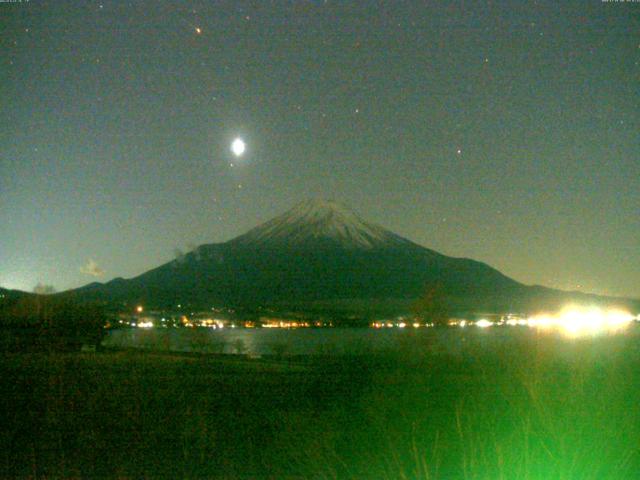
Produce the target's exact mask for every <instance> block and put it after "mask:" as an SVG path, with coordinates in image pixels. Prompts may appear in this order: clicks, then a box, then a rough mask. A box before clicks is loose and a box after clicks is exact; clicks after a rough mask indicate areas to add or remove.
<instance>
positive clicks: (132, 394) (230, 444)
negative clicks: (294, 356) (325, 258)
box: [0, 336, 640, 479]
mask: <svg viewBox="0 0 640 480" xmlns="http://www.w3.org/2000/svg"><path fill="white" fill-rule="evenodd" d="M422 341H423V340H421V339H419V338H415V339H412V338H411V337H408V339H407V343H406V345H405V346H404V347H405V348H403V352H402V354H400V353H389V354H386V355H376V356H366V355H358V356H351V357H348V356H346V357H325V358H322V359H319V360H316V361H314V362H307V363H306V364H304V365H303V364H290V363H286V362H264V361H255V360H242V359H237V360H234V359H227V358H216V357H206V356H204V357H198V356H188V355H169V354H162V355H161V354H152V353H145V354H141V353H130V352H129V353H127V352H111V353H109V352H107V353H98V354H77V355H71V354H67V355H48V354H23V355H10V356H4V357H2V358H1V360H0V362H1V364H0V367H1V368H2V377H1V380H0V387H1V389H2V390H1V391H2V392H3V395H2V396H1V397H0V414H1V415H2V418H3V419H5V421H3V424H4V425H3V429H2V430H1V433H0V471H1V472H3V475H4V476H5V477H19V478H77V477H84V478H87V477H89V478H105V477H106V478H230V479H231V478H274V479H276V478H278V479H281V478H318V479H331V478H336V479H337V478H347V479H351V478H352V479H377V478H380V479H386V478H388V479H591V478H593V479H608V478H611V479H622V478H636V477H635V475H636V474H637V472H639V471H640V451H639V445H640V408H639V407H638V406H637V399H638V394H639V393H640V369H638V367H639V366H640V352H639V351H638V347H637V346H636V343H635V341H634V340H633V339H630V338H627V337H616V338H602V339H588V340H582V341H572V342H565V341H560V340H558V339H555V338H553V337H536V336H531V337H527V338H523V339H520V340H514V341H513V342H509V343H508V344H505V345H503V346H502V347H496V348H492V349H491V350H490V351H487V350H486V349H481V348H477V346H475V345H474V344H473V343H472V342H470V344H469V345H468V346H467V347H466V348H465V349H464V350H462V351H461V352H458V353H457V354H455V355H453V354H444V353H429V352H431V350H430V349H429V348H427V347H428V346H425V345H422V344H421V343H420V342H422Z"/></svg>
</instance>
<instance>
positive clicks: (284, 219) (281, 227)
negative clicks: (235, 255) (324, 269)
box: [233, 199, 411, 249]
mask: <svg viewBox="0 0 640 480" xmlns="http://www.w3.org/2000/svg"><path fill="white" fill-rule="evenodd" d="M233 242H234V243H237V244H240V245H248V244H254V245H287V246H301V245H312V244H317V243H320V242H331V243H332V244H334V245H338V246H340V247H343V248H366V249H371V248H383V247H394V246H399V245H406V244H408V243H411V242H409V241H408V240H405V239H403V238H402V237H399V236H398V235H395V234H394V233H391V232H389V231H388V230H385V229H384V228H382V227H380V226H378V225H373V224H370V223H367V222H365V221H364V220H362V219H361V218H360V217H359V216H358V215H357V214H355V213H354V212H352V211H351V210H349V209H348V208H346V207H344V206H343V205H341V204H339V203H337V202H333V201H327V200H316V199H313V200H306V201H304V202H301V203H299V204H297V205H296V206H294V207H293V208H292V209H291V210H289V211H287V212H285V213H284V214H282V215H280V216H278V217H276V218H274V219H272V220H270V221H268V222H267V223H264V224H262V225H259V226H257V227H255V228H254V229H252V230H250V231H249V232H247V233H246V234H244V235H242V236H240V237H238V238H236V239H235V240H233Z"/></svg>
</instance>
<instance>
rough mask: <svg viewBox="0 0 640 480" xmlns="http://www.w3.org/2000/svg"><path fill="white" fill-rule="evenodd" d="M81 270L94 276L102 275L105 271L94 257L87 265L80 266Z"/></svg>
mask: <svg viewBox="0 0 640 480" xmlns="http://www.w3.org/2000/svg"><path fill="white" fill-rule="evenodd" d="M80 272H81V273H84V274H85V275H91V276H92V277H101V276H102V275H104V273H105V272H104V270H103V269H102V268H100V265H98V264H97V263H96V261H95V260H93V259H89V261H88V262H87V264H86V265H83V266H82V267H80Z"/></svg>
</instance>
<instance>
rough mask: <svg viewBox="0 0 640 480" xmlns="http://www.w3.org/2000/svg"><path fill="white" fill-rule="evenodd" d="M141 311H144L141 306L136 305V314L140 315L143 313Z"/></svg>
mask: <svg viewBox="0 0 640 480" xmlns="http://www.w3.org/2000/svg"><path fill="white" fill-rule="evenodd" d="M143 310H144V309H143V308H142V305H138V306H137V307H136V312H138V313H142V311H143Z"/></svg>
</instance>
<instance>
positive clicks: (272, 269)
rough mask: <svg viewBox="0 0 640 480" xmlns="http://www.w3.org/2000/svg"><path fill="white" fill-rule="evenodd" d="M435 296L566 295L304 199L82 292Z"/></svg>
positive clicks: (295, 300)
mask: <svg viewBox="0 0 640 480" xmlns="http://www.w3.org/2000/svg"><path fill="white" fill-rule="evenodd" d="M434 290H437V291H438V292H440V294H441V295H443V296H446V298H447V302H448V303H449V304H450V305H451V306H452V307H453V308H454V309H456V310H459V311H464V310H487V309H489V310H522V309H529V308H531V307H532V305H534V304H535V305H536V306H537V305H545V306H546V303H550V304H553V305H555V304H557V303H558V304H559V303H562V302H565V301H567V299H568V298H569V294H565V293H564V292H557V291H554V290H550V289H542V288H536V287H527V286H525V285H522V284H520V283H518V282H516V281H515V280H512V279H510V278H508V277H506V276H505V275H503V274H501V273H500V272H498V271H497V270H495V269H493V268H491V267H490V266H488V265H486V264H483V263H481V262H477V261H474V260H470V259H464V258H452V257H447V256H445V255H442V254H440V253H438V252H435V251H433V250H429V249H427V248H424V247H422V246H420V245H417V244H415V243H413V242H411V241H409V240H407V239H404V238H402V237H400V236H398V235H396V234H394V233H392V232H389V231H388V230H385V229H384V228H382V227H380V226H377V225H373V224H370V223H367V222H365V221H364V220H362V219H361V218H360V217H358V216H357V215H356V214H354V213H352V212H350V211H349V210H348V209H346V208H345V207H343V206H341V205H339V204H336V203H334V202H325V201H307V202H303V203H301V204H299V205H297V206H295V207H294V208H293V209H291V210H289V211H288V212H286V213H284V214H283V215H280V216H278V217H276V218H274V219H273V220H270V221H268V222H266V223H264V224H262V225H260V226H257V227H255V228H254V229H252V230H250V231H249V232H247V233H245V234H244V235H241V236H239V237H237V238H235V239H232V240H230V241H228V242H225V243H220V244H209V245H202V246H200V247H198V248H197V249H195V250H194V251H192V252H189V253H188V254H187V255H185V256H183V257H181V258H179V259H176V260H173V261H171V262H168V263H166V264H164V265H162V266H160V267H158V268H155V269H153V270H150V271H148V272H146V273H144V274H142V275H140V276H138V277H136V278H133V279H130V280H124V279H116V280H112V281H111V282H108V283H106V284H91V285H88V286H86V287H83V288H82V289H79V290H76V293H77V294H79V295H82V296H83V297H85V298H92V299H100V300H104V301H106V302H117V303H123V302H127V303H129V302H144V303H145V304H146V305H155V306H158V307H164V308H170V307H175V305H177V304H188V305H191V306H193V307H194V308H196V307H201V308H208V307H210V306H212V305H226V306H231V305H233V306H265V305H281V306H282V305H298V306H302V307H304V306H305V305H312V304H317V303H322V304H323V305H337V304H340V303H342V304H344V303H345V302H349V301H358V302H360V303H361V304H367V303H374V302H376V303H378V304H380V303H385V302H386V303H388V304H389V305H392V304H397V303H404V304H405V305H409V304H411V303H412V302H414V301H415V300H416V299H419V298H421V297H423V296H425V294H428V293H429V292H433V291H434ZM577 296H578V297H575V295H574V297H575V298H583V297H584V296H582V295H581V294H577ZM585 298H586V297H585ZM594 298H595V297H594Z"/></svg>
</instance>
